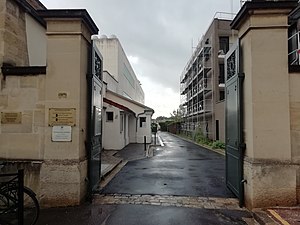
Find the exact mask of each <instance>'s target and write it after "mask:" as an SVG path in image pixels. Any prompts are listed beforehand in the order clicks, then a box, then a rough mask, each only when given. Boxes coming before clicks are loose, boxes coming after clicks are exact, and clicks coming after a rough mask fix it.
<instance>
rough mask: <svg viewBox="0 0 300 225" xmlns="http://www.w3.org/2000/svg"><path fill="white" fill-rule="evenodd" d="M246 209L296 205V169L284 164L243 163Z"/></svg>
mask: <svg viewBox="0 0 300 225" xmlns="http://www.w3.org/2000/svg"><path fill="white" fill-rule="evenodd" d="M244 179H246V180H247V183H245V186H244V187H245V203H246V206H247V208H249V209H252V208H261V207H271V206H293V205H296V203H297V199H296V192H297V191H296V186H297V185H296V167H295V166H294V165H292V164H288V163H286V162H285V163H284V162H267V161H266V162H264V163H263V162H245V164H244Z"/></svg>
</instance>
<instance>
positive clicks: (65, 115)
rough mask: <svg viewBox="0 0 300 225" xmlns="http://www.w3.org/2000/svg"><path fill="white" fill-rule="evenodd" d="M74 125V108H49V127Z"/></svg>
mask: <svg viewBox="0 0 300 225" xmlns="http://www.w3.org/2000/svg"><path fill="white" fill-rule="evenodd" d="M56 125H64V126H75V125H76V109H74V108H51V109H49V126H56Z"/></svg>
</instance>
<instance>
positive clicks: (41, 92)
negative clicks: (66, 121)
mask: <svg viewBox="0 0 300 225" xmlns="http://www.w3.org/2000/svg"><path fill="white" fill-rule="evenodd" d="M45 80H46V78H45V76H44V75H41V76H39V77H38V100H39V101H44V100H45Z"/></svg>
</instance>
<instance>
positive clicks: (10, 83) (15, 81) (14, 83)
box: [5, 76, 20, 97]
mask: <svg viewBox="0 0 300 225" xmlns="http://www.w3.org/2000/svg"><path fill="white" fill-rule="evenodd" d="M5 86H6V88H18V89H19V87H20V78H19V77H12V76H9V77H6V82H5ZM10 95H12V96H13V97H16V96H15V95H14V94H13V93H11V94H10Z"/></svg>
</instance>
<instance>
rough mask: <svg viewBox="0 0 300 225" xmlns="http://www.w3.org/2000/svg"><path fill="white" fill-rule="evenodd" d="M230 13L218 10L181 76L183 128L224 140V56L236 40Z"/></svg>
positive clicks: (213, 138) (183, 129) (189, 131)
mask: <svg viewBox="0 0 300 225" xmlns="http://www.w3.org/2000/svg"><path fill="white" fill-rule="evenodd" d="M224 16H226V17H230V16H231V14H226V13H222V14H220V13H218V14H216V16H215V18H214V19H213V21H212V23H211V24H210V26H209V28H208V30H207V32H206V33H205V34H204V36H203V37H202V39H201V41H200V42H199V43H198V45H197V47H196V49H195V51H194V52H193V55H192V57H191V58H190V60H189V61H188V63H187V65H186V67H185V68H184V70H183V73H182V75H181V78H180V92H181V105H182V106H183V108H184V116H183V125H182V128H181V130H182V131H183V132H187V133H190V134H193V133H195V132H196V131H201V132H202V133H203V135H204V136H205V137H207V138H209V139H212V140H220V141H223V142H224V141H225V116H224V115H225V111H224V101H225V93H224V87H225V79H224V75H225V73H224V58H225V54H226V53H227V51H228V50H229V48H230V46H231V45H232V44H233V43H234V42H235V40H236V33H235V32H233V31H232V30H231V28H230V23H231V20H230V19H224Z"/></svg>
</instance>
